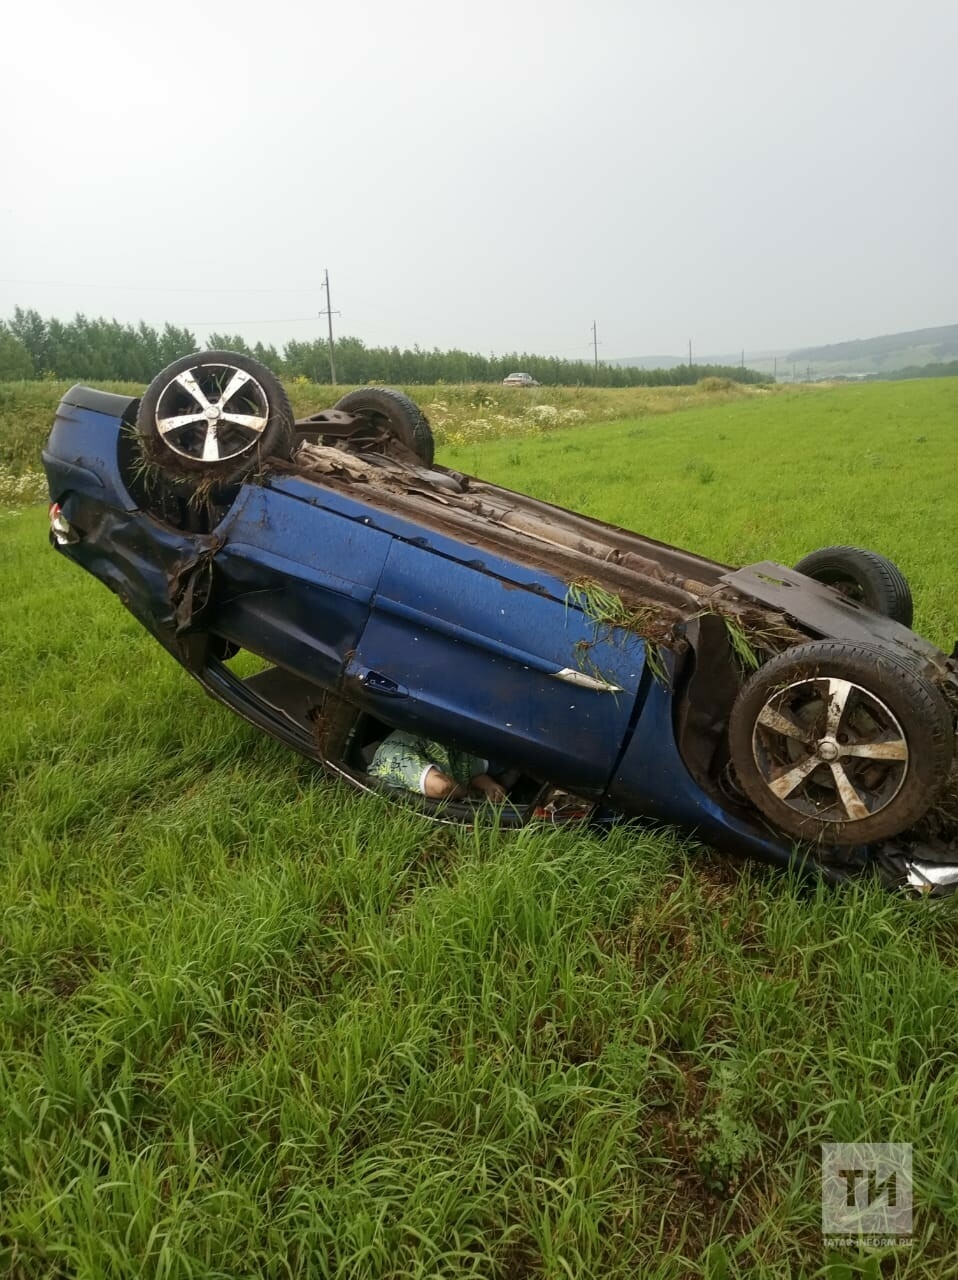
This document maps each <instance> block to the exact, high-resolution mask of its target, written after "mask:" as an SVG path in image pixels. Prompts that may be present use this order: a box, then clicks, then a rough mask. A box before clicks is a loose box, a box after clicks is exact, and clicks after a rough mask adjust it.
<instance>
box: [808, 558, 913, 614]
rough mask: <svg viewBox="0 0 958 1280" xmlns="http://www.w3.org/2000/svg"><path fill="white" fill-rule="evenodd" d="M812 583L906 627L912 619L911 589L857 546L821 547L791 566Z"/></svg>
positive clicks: (888, 562) (894, 570) (894, 567)
mask: <svg viewBox="0 0 958 1280" xmlns="http://www.w3.org/2000/svg"><path fill="white" fill-rule="evenodd" d="M795 568H796V569H797V570H798V572H799V573H804V574H805V576H806V577H808V578H814V579H815V581H816V582H824V583H826V584H827V585H828V586H830V587H834V588H835V589H836V590H837V591H840V592H841V593H842V595H843V596H847V597H848V598H849V599H850V600H856V601H858V602H859V603H860V604H864V605H866V606H867V607H868V608H869V609H874V611H875V612H876V613H883V614H884V615H885V617H886V618H894V620H895V621H896V622H901V623H902V624H903V625H904V626H906V627H910V626H911V623H912V617H913V616H914V605H913V604H912V598H911V590H910V588H909V586H908V583H907V581H906V580H905V577H904V574H903V573H902V572H901V570H900V569H899V568H898V566H897V565H896V564H894V563H893V562H892V561H891V560H888V559H886V557H885V556H882V555H879V554H878V552H877V551H865V550H863V549H862V548H861V547H823V548H822V550H821V551H813V552H812V553H811V554H810V555H807V556H805V557H804V558H803V559H801V560H799V562H798V564H797V565H796V566H795Z"/></svg>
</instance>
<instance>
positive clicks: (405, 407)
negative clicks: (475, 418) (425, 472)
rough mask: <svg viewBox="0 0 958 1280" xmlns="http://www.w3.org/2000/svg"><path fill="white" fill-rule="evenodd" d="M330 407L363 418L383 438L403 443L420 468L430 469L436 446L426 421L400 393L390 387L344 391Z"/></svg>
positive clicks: (417, 408) (417, 409)
mask: <svg viewBox="0 0 958 1280" xmlns="http://www.w3.org/2000/svg"><path fill="white" fill-rule="evenodd" d="M333 407H334V408H335V409H341V410H342V411H343V412H344V413H351V414H354V415H355V416H356V417H357V418H365V419H366V420H367V421H368V422H369V424H370V425H371V426H372V427H373V428H374V429H375V430H376V431H378V432H381V433H382V435H383V436H387V437H388V436H391V437H392V438H393V439H394V440H399V441H400V442H401V443H402V444H404V445H405V446H406V448H407V449H410V450H411V451H412V452H413V453H414V454H415V455H416V457H417V458H418V459H419V461H420V462H421V463H422V464H423V466H425V467H431V466H432V463H433V457H434V454H435V445H434V443H433V438H432V430H431V428H430V426H429V420H428V418H427V417H426V415H425V414H424V413H423V411H422V410H421V409H420V408H419V405H418V404H416V402H415V400H410V398H409V396H407V395H404V394H403V392H401V391H394V390H393V388H392V387H360V388H359V390H358V391H349V392H347V393H346V395H344V396H343V397H342V399H340V400H337V401H336V404H335V405H334V406H333Z"/></svg>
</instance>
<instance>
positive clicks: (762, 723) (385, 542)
mask: <svg viewBox="0 0 958 1280" xmlns="http://www.w3.org/2000/svg"><path fill="white" fill-rule="evenodd" d="M515 376H521V375H515ZM43 461H44V465H45V467H46V473H47V477H48V480H49V486H50V499H51V505H50V530H51V535H52V539H53V543H54V545H55V546H56V548H57V550H58V551H59V552H60V553H61V554H63V555H65V556H67V557H68V558H69V559H71V560H73V561H75V562H76V563H77V564H79V565H80V566H82V567H83V568H85V569H86V570H88V571H89V572H90V573H91V574H93V575H94V576H95V577H97V578H99V579H100V581H102V582H104V583H105V584H106V585H107V586H108V587H110V588H111V589H112V590H113V591H114V592H115V593H116V594H117V595H118V596H119V598H120V600H121V601H122V602H123V604H124V605H125V606H126V607H127V609H129V610H130V611H131V612H132V613H133V614H134V615H135V616H136V617H137V618H138V619H139V620H140V621H141V622H142V623H143V625H144V626H145V627H146V628H147V630H149V631H150V632H151V633H152V634H153V636H155V638H156V639H157V640H158V641H159V643H160V644H161V645H163V646H164V647H165V648H166V649H167V650H168V651H169V652H170V653H171V654H172V655H173V657H174V658H176V659H177V661H179V662H180V663H182V664H183V666H184V667H185V668H186V670H187V671H188V672H189V673H190V674H191V675H193V676H194V677H195V678H196V679H197V680H198V681H199V682H200V684H202V686H203V687H204V688H205V689H206V690H207V692H208V693H210V694H212V696H213V697H215V698H218V699H219V700H220V701H221V702H224V703H226V704H227V705H228V706H229V707H231V708H232V709H233V710H234V711H235V712H237V713H238V714H239V715H240V716H242V717H244V718H245V719H246V720H248V721H249V722H250V723H251V724H254V725H256V726H258V727H259V728H260V729H262V730H264V731H265V732H266V733H269V734H271V735H272V736H273V737H275V738H277V739H279V740H280V741H282V742H285V743H287V744H288V745H289V746H291V747H294V748H296V749H297V750H298V751H300V752H302V754H303V755H305V756H308V757H309V758H311V759H313V760H315V761H317V762H319V763H320V764H322V765H323V766H324V767H325V768H326V769H327V770H328V771H329V772H330V773H331V774H333V775H335V776H336V777H339V778H342V779H344V780H345V781H346V782H348V783H349V784H350V785H352V786H354V787H356V788H357V789H359V790H361V791H367V792H379V793H382V794H388V795H390V796H391V798H393V799H396V800H398V801H400V802H404V803H409V804H412V805H414V806H415V807H417V808H419V809H420V811H421V812H423V813H426V814H428V816H430V817H432V818H434V819H437V820H439V821H443V822H448V821H464V822H473V821H475V820H477V819H481V818H482V817H483V815H488V816H489V817H490V820H494V821H496V822H498V823H499V824H500V825H502V826H523V825H525V824H526V823H527V822H532V821H539V820H541V813H542V811H546V812H548V810H549V805H550V804H552V803H553V802H552V800H551V799H550V797H552V796H553V795H554V794H555V793H556V792H557V791H558V792H565V793H566V794H567V795H570V796H572V797H576V798H578V799H581V800H582V801H583V802H584V803H585V805H586V807H587V808H591V810H592V815H593V817H594V820H596V821H599V820H600V817H599V815H609V816H610V818H611V817H615V816H616V815H621V816H622V817H640V818H645V819H647V820H652V821H654V822H669V823H675V824H677V825H679V826H681V827H683V828H684V829H685V830H687V831H694V832H696V833H697V834H698V836H699V838H700V839H702V840H704V841H707V842H708V843H710V844H713V845H719V846H723V845H724V846H727V847H731V848H733V849H736V850H738V851H740V852H743V853H749V854H751V855H753V856H754V857H757V858H761V859H764V860H767V861H770V862H773V863H777V864H778V865H781V866H788V865H789V864H791V863H793V862H794V863H795V864H797V865H802V864H805V863H808V864H809V865H810V866H817V867H818V868H820V870H821V872H822V873H823V874H824V875H825V876H826V877H827V878H829V879H832V880H841V879H845V878H847V877H849V876H852V875H857V874H859V873H861V872H864V871H869V870H874V871H877V873H878V874H879V876H880V878H881V879H882V880H883V881H884V883H885V884H887V885H889V886H892V887H906V888H909V889H913V890H918V891H920V892H925V893H931V894H943V893H946V892H949V891H950V890H953V889H955V888H956V887H958V774H956V773H955V772H953V767H952V766H953V759H954V739H955V727H956V720H958V656H949V655H947V654H945V653H943V652H941V651H940V650H939V649H937V648H936V647H935V646H934V645H932V644H930V643H929V642H928V641H927V640H923V639H922V638H921V636H919V635H917V634H916V633H915V632H913V631H912V630H911V629H910V624H911V618H912V601H911V594H910V592H909V589H908V584H907V583H906V581H905V579H904V578H903V577H902V575H901V574H900V573H899V571H898V569H897V568H896V567H895V566H894V565H893V564H892V563H891V562H890V561H888V560H885V559H884V558H883V557H882V556H879V555H877V554H875V553H874V552H870V551H863V550H859V549H856V548H849V547H830V548H826V549H824V550H821V551H817V552H813V553H811V554H810V555H807V556H805V557H804V559H803V560H801V561H800V562H799V564H798V565H797V566H796V568H795V569H793V568H789V567H787V566H785V565H781V564H777V563H775V562H773V561H762V562H761V563H758V564H753V565H750V566H748V567H746V568H744V569H733V568H730V567H728V566H726V565H722V564H717V563H715V562H714V561H711V560H706V559H704V558H702V557H701V556H697V555H694V554H693V553H691V552H688V551H683V550H681V549H679V548H677V547H669V546H666V545H664V544H663V543H660V542H656V541H654V540H653V539H651V538H645V537H642V536H640V535H639V534H636V533H629V532H627V531H626V530H624V529H618V528H615V527H614V526H612V525H608V524H604V523H602V522H601V521H599V520H594V519H590V518H588V517H586V516H582V515H576V514H575V513H574V512H571V511H566V510H563V509H562V508H560V507H556V506H551V505H550V504H548V503H546V502H541V501H537V500H536V499H534V498H529V497H525V496H523V495H522V494H519V493H514V492H511V491H509V490H507V489H503V488H500V487H499V486H497V485H494V484H488V483H485V482H483V481H481V480H477V479H474V478H472V477H470V476H465V475H462V474H460V473H459V472H455V471H450V470H448V469H446V468H444V467H441V466H435V465H434V463H433V440H432V434H431V432H430V429H429V424H428V422H427V420H426V418H425V417H424V416H423V414H422V412H421V411H420V409H419V408H418V407H417V406H416V405H415V404H414V403H413V402H412V401H411V400H409V399H408V398H407V397H406V396H404V395H403V394H401V393H400V392H397V391H392V390H389V389H388V388H385V387H364V388H360V389H359V390H357V391H351V392H349V393H348V394H347V395H345V396H343V397H342V399H341V400H339V402H338V403H337V404H336V405H335V406H334V407H333V408H332V409H326V410H321V411H319V412H316V413H314V414H312V415H311V416H310V417H308V418H306V419H303V420H302V421H299V422H294V421H293V415H292V412H291V411H290V406H289V402H288V400H287V398H286V394H285V392H284V390H283V388H282V386H281V385H280V384H279V382H278V381H277V380H276V378H275V377H274V376H273V374H271V373H270V371H269V370H268V369H265V368H264V367H263V366H262V365H260V364H258V363H257V362H256V361H254V360H251V359H249V358H248V357H247V356H244V355H239V354H236V353H234V352H229V351H206V352H198V353H196V354H195V355H191V356H186V357H184V358H183V359H182V360H178V361H177V362H176V363H174V364H172V365H170V366H169V368H167V369H165V370H163V372H162V373H160V374H159V375H158V376H157V377H156V378H155V379H154V381H153V382H152V384H151V385H150V387H149V388H148V389H147V391H146V392H145V394H144V395H143V397H142V398H141V399H133V398H130V397H127V396H118V395H112V394H109V393H108V392H104V391H96V390H93V389H91V388H89V387H81V386H77V387H73V388H72V389H71V390H69V391H68V392H67V393H66V394H65V395H64V397H63V400H62V402H61V404H60V407H59V410H58V412H57V417H56V421H55V423H54V425H53V430H52V432H51V434H50V439H49V441H48V443H47V447H46V449H45V451H44V454H43ZM38 570H39V566H38ZM242 650H246V651H247V652H246V653H245V655H244V654H243V653H242V652H241V651H242ZM234 659H236V661H235V663H234V665H232V666H231V665H230V664H231V663H233V660H234ZM250 666H252V667H253V668H254V669H253V671H252V672H251V671H250ZM257 666H258V667H259V668H260V669H258V670H257V669H255V668H256V667H257ZM82 696H83V692H82V691H78V697H79V699H82ZM143 713H144V715H147V714H149V711H148V709H147V708H145V707H144V709H143ZM396 729H400V730H403V731H406V732H409V733H413V734H415V735H419V736H425V737H428V738H431V739H435V740H436V741H439V742H442V743H448V744H450V745H452V746H455V747H457V748H458V749H461V750H464V751H468V752H469V753H470V754H472V755H475V756H479V757H482V758H484V759H486V760H488V761H490V762H492V761H496V762H499V763H501V764H502V765H504V766H509V767H511V769H512V770H513V771H514V772H516V774H517V776H516V780H515V783H514V785H511V786H510V787H509V788H508V789H507V790H508V799H507V801H506V802H505V803H504V804H501V805H498V806H492V805H489V804H483V803H479V804H472V803H462V804H457V803H455V802H449V803H445V802H442V803H440V802H437V801H434V800H431V799H428V798H426V797H420V796H413V795H412V794H411V793H408V792H401V793H397V792H396V791H395V790H394V789H390V788H388V787H386V786H385V784H384V783H382V782H380V781H379V780H377V779H376V778H375V777H373V776H372V775H371V774H370V773H369V766H370V763H371V760H372V758H373V756H374V753H375V751H376V750H377V747H378V745H379V744H380V743H381V742H382V741H383V740H384V739H385V738H386V737H387V736H388V735H389V734H390V733H392V732H393V730H396ZM602 820H604V818H602Z"/></svg>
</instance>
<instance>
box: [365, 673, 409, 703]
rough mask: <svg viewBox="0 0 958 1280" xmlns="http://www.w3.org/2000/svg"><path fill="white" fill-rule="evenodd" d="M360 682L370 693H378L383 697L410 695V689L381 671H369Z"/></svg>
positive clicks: (405, 696) (404, 696) (406, 696)
mask: <svg viewBox="0 0 958 1280" xmlns="http://www.w3.org/2000/svg"><path fill="white" fill-rule="evenodd" d="M360 683H361V684H362V686H363V688H364V689H368V690H369V692H370V693H378V694H379V695H380V696H381V697H383V698H408V697H409V690H408V689H406V688H404V687H403V685H401V684H397V683H396V681H395V680H390V678H389V676H384V675H383V674H382V672H380V671H367V672H366V674H365V675H364V676H363V677H362V679H361V681H360Z"/></svg>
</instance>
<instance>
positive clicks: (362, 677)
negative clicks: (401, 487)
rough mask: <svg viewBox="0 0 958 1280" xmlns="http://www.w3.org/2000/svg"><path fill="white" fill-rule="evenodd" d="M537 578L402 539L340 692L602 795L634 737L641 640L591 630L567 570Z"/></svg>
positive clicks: (381, 713) (416, 726)
mask: <svg viewBox="0 0 958 1280" xmlns="http://www.w3.org/2000/svg"><path fill="white" fill-rule="evenodd" d="M529 577H530V574H529V572H528V571H525V572H523V571H522V570H521V568H520V567H519V566H510V565H509V563H508V562H504V561H496V560H493V559H491V558H489V557H485V558H484V559H482V560H473V561H468V562H466V561H463V560H460V559H455V558H451V557H450V556H449V555H448V554H446V555H441V554H437V553H436V551H434V550H432V549H431V548H430V546H429V545H416V544H415V543H412V542H409V541H402V540H399V539H396V540H395V541H394V542H393V543H392V545H391V546H390V547H389V549H388V553H387V556H386V562H385V565H384V568H383V572H382V576H381V578H380V581H379V585H378V587H377V588H376V592H375V595H374V598H373V601H372V608H371V611H370V614H369V619H368V621H367V623H366V626H365V629H364V631H363V634H362V638H361V640H360V641H359V644H358V646H357V649H356V652H355V653H354V654H353V655H352V656H351V658H350V661H349V664H348V667H347V672H346V681H345V684H344V691H345V692H346V694H347V696H348V697H350V698H351V699H353V700H355V701H356V702H358V703H360V705H362V706H364V707H366V708H367V709H369V710H370V711H372V712H374V714H376V716H377V717H378V718H380V719H382V720H383V721H385V722H386V723H387V724H391V725H395V726H398V727H401V728H406V729H412V730H415V731H417V732H423V733H426V734H428V735H429V736H431V737H435V738H437V739H439V740H441V741H444V742H447V743H453V744H456V745H459V746H462V747H465V748H468V749H469V750H472V751H473V752H475V753H477V754H479V755H481V756H485V757H486V758H488V759H494V760H496V761H498V762H499V763H501V764H503V765H516V766H521V767H522V768H523V769H524V770H525V771H526V772H529V773H532V774H534V775H537V776H540V777H542V778H547V779H550V780H551V781H553V782H556V783H558V784H560V785H566V786H569V787H575V788H576V790H577V791H579V792H580V793H589V794H599V793H600V792H601V791H602V790H603V789H604V787H605V786H606V784H607V782H608V780H609V778H610V776H611V774H612V771H613V768H614V766H615V763H616V761H617V759H618V757H619V754H620V751H621V749H622V747H623V744H624V742H625V741H626V739H627V737H628V733H629V728H630V725H631V723H632V717H633V712H634V710H635V708H636V701H637V697H638V694H639V690H640V686H641V683H642V676H643V671H644V668H645V651H644V646H643V643H642V641H641V640H639V639H638V638H637V637H635V636H632V635H628V634H624V633H618V634H617V635H614V636H610V635H603V634H602V630H603V629H602V628H601V627H600V628H599V629H598V631H597V628H596V626H595V625H594V623H593V621H592V620H591V619H589V618H587V617H586V616H585V615H584V614H583V613H582V612H581V611H580V610H579V609H577V608H575V607H573V606H572V605H570V604H569V603H568V602H567V600H566V599H565V592H564V590H563V585H562V583H561V582H558V581H556V580H551V585H547V586H544V585H543V583H542V582H537V583H535V584H532V583H530V582H529V580H528V579H529ZM523 578H525V581H524V580H523Z"/></svg>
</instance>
